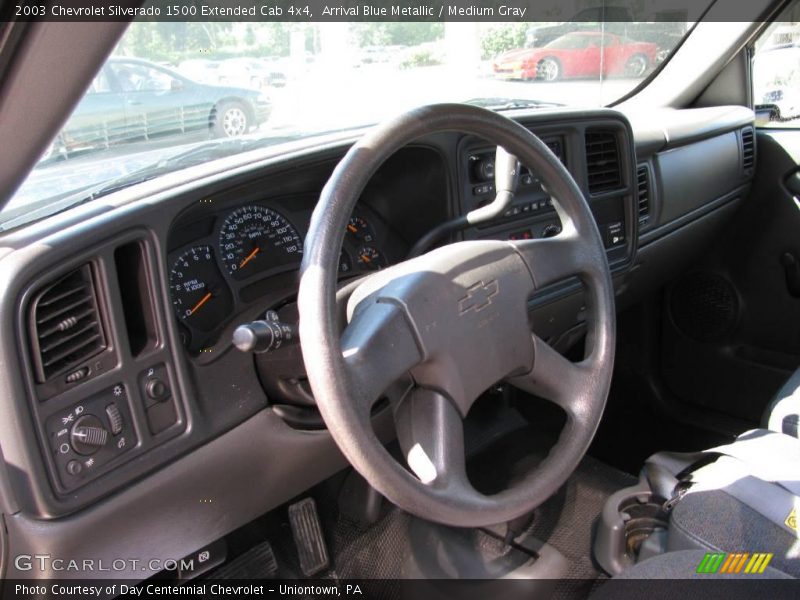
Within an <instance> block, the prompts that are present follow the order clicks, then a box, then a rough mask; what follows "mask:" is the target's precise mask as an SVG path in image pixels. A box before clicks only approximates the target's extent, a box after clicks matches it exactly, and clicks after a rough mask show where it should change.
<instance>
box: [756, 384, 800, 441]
mask: <svg viewBox="0 0 800 600" xmlns="http://www.w3.org/2000/svg"><path fill="white" fill-rule="evenodd" d="M798 424H800V369H798V370H797V371H795V372H794V374H793V375H792V376H791V377H789V379H788V380H787V381H786V383H784V384H783V386H782V387H781V389H780V390H778V393H777V394H775V397H774V398H773V399H772V402H770V404H769V406H768V407H767V410H766V411H765V412H764V418H763V420H762V426H763V427H765V428H766V429H770V430H772V431H778V432H780V433H785V434H786V435H791V436H792V437H796V438H800V433H799V432H800V427H799V426H798Z"/></svg>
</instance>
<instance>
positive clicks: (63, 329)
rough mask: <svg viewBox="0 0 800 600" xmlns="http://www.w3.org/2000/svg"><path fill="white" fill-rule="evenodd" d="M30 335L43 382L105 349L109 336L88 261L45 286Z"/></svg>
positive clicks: (35, 305)
mask: <svg viewBox="0 0 800 600" xmlns="http://www.w3.org/2000/svg"><path fill="white" fill-rule="evenodd" d="M30 336H31V346H32V348H33V361H34V364H35V367H36V376H37V379H38V380H39V382H40V383H43V382H45V381H48V380H50V379H52V378H53V377H55V376H56V375H60V374H62V373H65V372H67V371H69V370H70V369H72V368H74V367H77V366H79V365H80V364H81V363H82V362H84V361H85V360H87V359H89V358H91V357H93V356H95V355H97V354H99V353H100V352H102V351H103V350H105V348H106V346H107V344H106V336H105V332H104V331H103V323H102V321H101V319H100V312H99V308H98V302H97V293H96V290H95V286H94V281H93V279H92V269H91V266H90V265H89V264H86V265H83V266H82V267H80V268H78V269H76V270H74V271H72V272H71V273H69V274H68V275H65V276H64V277H62V278H61V279H59V280H58V281H56V282H55V283H52V284H51V285H48V286H45V287H44V288H43V289H42V290H41V291H40V292H39V293H38V294H37V295H36V296H35V297H34V300H33V302H32V303H31V306H30Z"/></svg>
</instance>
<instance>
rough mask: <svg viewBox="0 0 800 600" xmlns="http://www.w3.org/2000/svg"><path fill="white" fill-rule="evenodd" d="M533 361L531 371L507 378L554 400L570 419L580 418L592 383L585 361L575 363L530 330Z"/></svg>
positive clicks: (534, 392)
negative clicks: (586, 393)
mask: <svg viewBox="0 0 800 600" xmlns="http://www.w3.org/2000/svg"><path fill="white" fill-rule="evenodd" d="M531 337H532V339H533V352H534V359H533V360H534V362H533V368H532V369H531V371H530V372H529V373H527V374H525V375H521V376H519V377H514V378H512V379H509V380H508V381H509V383H511V384H512V385H514V386H515V387H518V388H520V389H522V390H525V391H526V392H530V393H532V394H536V395H537V396H541V397H542V398H544V399H546V400H550V401H551V402H554V403H555V404H557V405H558V406H560V407H561V408H563V409H564V410H565V411H566V413H567V414H568V415H569V416H570V417H571V418H573V419H581V418H582V417H583V409H584V404H583V400H584V394H585V391H586V390H587V389H588V388H589V387H590V386H591V383H592V382H591V377H592V371H591V369H590V367H589V363H588V362H587V361H584V362H580V363H574V362H572V361H570V360H569V359H567V358H566V357H564V356H562V355H561V354H559V353H558V352H556V350H555V349H554V348H553V347H552V346H550V345H549V344H548V343H547V342H545V341H544V340H543V339H542V338H540V337H539V336H538V335H536V334H532V336H531Z"/></svg>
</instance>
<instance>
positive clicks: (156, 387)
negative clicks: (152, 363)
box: [145, 377, 169, 402]
mask: <svg viewBox="0 0 800 600" xmlns="http://www.w3.org/2000/svg"><path fill="white" fill-rule="evenodd" d="M145 392H146V393H147V397H148V398H150V399H151V400H155V401H156V402H163V401H164V400H166V399H167V398H169V386H167V384H166V383H164V382H163V381H161V380H160V379H159V378H157V377H154V378H153V379H150V380H148V382H147V383H146V384H145Z"/></svg>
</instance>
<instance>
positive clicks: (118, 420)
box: [106, 404, 122, 435]
mask: <svg viewBox="0 0 800 600" xmlns="http://www.w3.org/2000/svg"><path fill="white" fill-rule="evenodd" d="M106 416H107V417H108V423H109V425H110V426H111V434H112V435H117V434H119V433H120V432H121V431H122V415H121V414H120V412H119V409H118V408H117V405H116V404H109V405H108V406H106Z"/></svg>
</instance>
